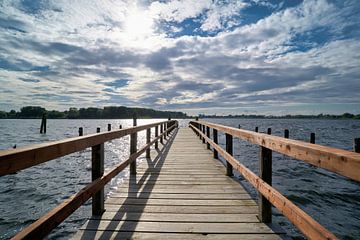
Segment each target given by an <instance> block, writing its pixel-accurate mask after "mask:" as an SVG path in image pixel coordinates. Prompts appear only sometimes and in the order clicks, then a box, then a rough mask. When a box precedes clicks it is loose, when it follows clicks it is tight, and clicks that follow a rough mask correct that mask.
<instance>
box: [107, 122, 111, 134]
mask: <svg viewBox="0 0 360 240" xmlns="http://www.w3.org/2000/svg"><path fill="white" fill-rule="evenodd" d="M108 131H109V132H110V131H111V124H110V123H108Z"/></svg>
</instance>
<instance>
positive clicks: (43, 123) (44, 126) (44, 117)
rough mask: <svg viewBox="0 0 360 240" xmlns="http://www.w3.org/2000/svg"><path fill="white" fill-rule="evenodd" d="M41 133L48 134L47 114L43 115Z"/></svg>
mask: <svg viewBox="0 0 360 240" xmlns="http://www.w3.org/2000/svg"><path fill="white" fill-rule="evenodd" d="M40 133H46V114H43V115H42V118H41V126H40Z"/></svg>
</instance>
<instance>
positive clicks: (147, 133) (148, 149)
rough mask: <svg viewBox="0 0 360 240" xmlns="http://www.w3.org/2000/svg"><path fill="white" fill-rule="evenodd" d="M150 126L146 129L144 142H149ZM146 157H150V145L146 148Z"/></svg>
mask: <svg viewBox="0 0 360 240" xmlns="http://www.w3.org/2000/svg"><path fill="white" fill-rule="evenodd" d="M150 137H151V128H148V129H146V144H149V143H150ZM146 158H150V147H148V148H147V149H146Z"/></svg>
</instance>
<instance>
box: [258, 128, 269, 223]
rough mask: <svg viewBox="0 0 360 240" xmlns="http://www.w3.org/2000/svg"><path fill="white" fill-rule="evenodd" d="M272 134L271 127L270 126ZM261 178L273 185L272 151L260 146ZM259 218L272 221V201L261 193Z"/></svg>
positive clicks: (262, 220) (263, 220) (261, 220)
mask: <svg viewBox="0 0 360 240" xmlns="http://www.w3.org/2000/svg"><path fill="white" fill-rule="evenodd" d="M268 134H271V128H268ZM260 178H261V179H262V180H264V182H266V183H267V184H269V185H270V186H271V185H272V151H271V150H270V149H268V148H266V147H263V146H261V147H260ZM259 219H260V222H264V223H270V222H271V203H270V202H269V201H268V200H267V199H266V198H264V197H263V196H262V195H261V194H260V193H259Z"/></svg>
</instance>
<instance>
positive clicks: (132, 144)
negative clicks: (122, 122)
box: [130, 116, 137, 174]
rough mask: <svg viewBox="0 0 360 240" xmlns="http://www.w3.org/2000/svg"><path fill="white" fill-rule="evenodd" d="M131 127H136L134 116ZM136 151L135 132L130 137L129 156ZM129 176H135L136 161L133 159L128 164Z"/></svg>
mask: <svg viewBox="0 0 360 240" xmlns="http://www.w3.org/2000/svg"><path fill="white" fill-rule="evenodd" d="M133 126H134V127H135V126H137V120H136V117H135V116H134V118H133ZM136 151H137V132H135V133H132V134H131V135H130V156H131V155H132V154H134V153H136ZM130 174H136V159H134V160H133V161H132V162H131V163H130Z"/></svg>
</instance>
